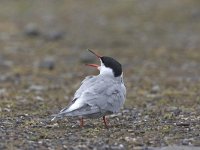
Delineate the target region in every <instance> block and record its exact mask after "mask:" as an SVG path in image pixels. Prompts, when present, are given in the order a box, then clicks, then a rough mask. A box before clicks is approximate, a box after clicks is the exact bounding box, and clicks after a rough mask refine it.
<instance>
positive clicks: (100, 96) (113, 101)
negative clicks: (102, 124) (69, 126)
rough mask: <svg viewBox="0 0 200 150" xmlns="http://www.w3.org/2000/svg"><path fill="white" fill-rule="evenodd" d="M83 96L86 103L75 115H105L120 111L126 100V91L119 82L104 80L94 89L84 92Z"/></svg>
mask: <svg viewBox="0 0 200 150" xmlns="http://www.w3.org/2000/svg"><path fill="white" fill-rule="evenodd" d="M99 87H100V88H99ZM102 89H103V90H102ZM81 98H82V99H84V105H83V106H82V107H81V108H79V109H77V110H75V111H74V112H73V114H74V115H88V116H89V115H93V114H99V115H100V114H101V115H105V114H112V113H116V112H119V110H120V108H121V106H122V105H123V103H124V100H125V93H124V92H123V90H121V85H119V84H112V83H110V84H105V82H102V84H101V83H99V84H98V86H97V87H96V88H93V90H90V91H87V92H84V94H83V95H82V96H81ZM101 115H100V116H101Z"/></svg>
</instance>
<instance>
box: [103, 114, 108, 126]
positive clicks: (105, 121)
mask: <svg viewBox="0 0 200 150" xmlns="http://www.w3.org/2000/svg"><path fill="white" fill-rule="evenodd" d="M103 123H104V125H105V127H106V128H108V125H107V119H106V117H105V116H103Z"/></svg>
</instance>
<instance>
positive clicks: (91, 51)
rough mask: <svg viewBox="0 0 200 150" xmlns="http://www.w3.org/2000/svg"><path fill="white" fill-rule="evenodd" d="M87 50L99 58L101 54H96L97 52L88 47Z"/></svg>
mask: <svg viewBox="0 0 200 150" xmlns="http://www.w3.org/2000/svg"><path fill="white" fill-rule="evenodd" d="M88 51H90V52H91V53H92V54H94V55H95V56H97V58H99V59H100V58H101V56H100V55H98V54H96V53H95V52H93V51H92V50H90V49H88Z"/></svg>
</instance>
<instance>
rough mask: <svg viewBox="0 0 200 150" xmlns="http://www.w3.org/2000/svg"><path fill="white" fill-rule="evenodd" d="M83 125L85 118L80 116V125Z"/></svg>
mask: <svg viewBox="0 0 200 150" xmlns="http://www.w3.org/2000/svg"><path fill="white" fill-rule="evenodd" d="M83 125H84V123H83V118H82V117H81V118H80V127H81V128H82V127H83Z"/></svg>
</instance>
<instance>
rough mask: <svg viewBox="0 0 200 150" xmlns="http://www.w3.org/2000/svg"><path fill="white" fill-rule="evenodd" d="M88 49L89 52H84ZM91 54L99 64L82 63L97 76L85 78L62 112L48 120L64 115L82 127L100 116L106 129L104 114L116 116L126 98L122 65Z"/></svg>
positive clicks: (108, 58) (107, 58)
mask: <svg viewBox="0 0 200 150" xmlns="http://www.w3.org/2000/svg"><path fill="white" fill-rule="evenodd" d="M88 50H89V49H88ZM89 51H90V52H91V53H93V54H94V55H95V56H96V57H97V58H98V59H99V60H100V62H101V65H97V64H86V65H87V66H91V67H95V68H97V69H98V70H99V71H100V73H99V75H96V76H87V77H86V78H85V79H84V80H83V81H82V82H81V86H80V87H79V89H78V90H77V91H76V92H75V94H74V97H73V99H72V101H71V102H70V103H69V105H68V106H67V107H66V108H64V109H62V110H61V111H60V112H59V113H58V114H57V115H55V117H54V118H53V119H52V121H53V120H55V119H56V118H60V117H64V116H68V117H79V118H80V126H81V127H83V119H84V118H100V117H103V122H104V125H105V127H108V125H107V120H106V117H105V116H106V115H110V114H114V113H118V112H119V111H120V109H121V107H122V106H123V104H124V101H125V98H126V87H125V85H124V81H123V72H122V65H121V64H120V63H119V62H118V61H116V60H115V59H113V58H111V57H108V56H100V55H98V54H96V53H95V52H93V51H92V50H89Z"/></svg>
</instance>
